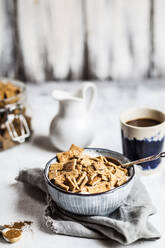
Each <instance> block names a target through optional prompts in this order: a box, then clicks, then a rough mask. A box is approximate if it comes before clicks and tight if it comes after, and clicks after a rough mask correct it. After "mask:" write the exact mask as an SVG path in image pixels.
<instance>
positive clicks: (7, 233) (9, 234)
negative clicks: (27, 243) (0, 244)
mask: <svg viewBox="0 0 165 248" xmlns="http://www.w3.org/2000/svg"><path fill="white" fill-rule="evenodd" d="M0 232H1V233H2V236H3V238H4V239H5V240H6V241H7V242H9V243H15V242H17V241H18V240H20V238H21V236H22V232H21V230H19V229H16V228H6V227H4V226H0Z"/></svg>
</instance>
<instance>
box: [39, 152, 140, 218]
mask: <svg viewBox="0 0 165 248" xmlns="http://www.w3.org/2000/svg"><path fill="white" fill-rule="evenodd" d="M84 153H85V154H89V155H91V156H93V157H95V156H99V155H103V156H108V157H113V158H114V159H117V160H118V161H119V162H121V163H126V162H128V161H129V160H128V159H127V158H126V157H124V156H123V155H122V154H120V153H117V152H114V151H110V150H107V149H101V148H86V149H85V150H84ZM54 162H57V157H54V158H52V159H51V160H50V161H49V162H48V163H47V164H46V167H45V170H44V178H45V182H46V185H47V188H48V192H49V194H50V196H51V197H52V199H53V200H54V201H55V203H56V204H57V206H58V207H60V208H62V209H63V210H65V211H68V212H71V213H74V214H79V215H109V214H110V213H112V212H113V211H115V210H116V209H117V208H118V207H119V206H120V205H121V204H122V203H123V202H124V200H125V199H126V198H127V196H128V194H129V192H130V190H131V188H132V185H133V182H134V175H135V169H134V166H133V167H131V168H130V169H129V178H128V180H127V182H126V183H125V184H123V185H121V186H119V187H117V188H114V189H112V190H109V191H106V192H103V193H96V194H85V193H72V192H66V191H64V190H63V189H61V188H59V187H58V186H56V185H54V184H53V183H51V181H50V180H49V178H48V172H49V167H50V165H51V164H52V163H54Z"/></svg>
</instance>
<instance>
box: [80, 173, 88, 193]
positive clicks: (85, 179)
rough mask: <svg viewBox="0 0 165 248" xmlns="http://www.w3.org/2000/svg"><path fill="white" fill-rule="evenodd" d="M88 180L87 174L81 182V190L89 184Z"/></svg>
mask: <svg viewBox="0 0 165 248" xmlns="http://www.w3.org/2000/svg"><path fill="white" fill-rule="evenodd" d="M87 182H88V177H87V176H85V178H84V179H83V181H82V183H81V184H80V190H82V189H83V188H84V186H85V185H86V184H87Z"/></svg>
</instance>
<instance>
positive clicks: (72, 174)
mask: <svg viewBox="0 0 165 248" xmlns="http://www.w3.org/2000/svg"><path fill="white" fill-rule="evenodd" d="M63 174H64V175H65V176H70V177H71V178H78V176H79V173H78V170H73V171H66V172H65V171H63Z"/></svg>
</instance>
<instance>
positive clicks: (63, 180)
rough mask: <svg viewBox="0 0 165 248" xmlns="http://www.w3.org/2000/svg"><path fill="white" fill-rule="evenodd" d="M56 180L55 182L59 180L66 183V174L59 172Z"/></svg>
mask: <svg viewBox="0 0 165 248" xmlns="http://www.w3.org/2000/svg"><path fill="white" fill-rule="evenodd" d="M54 180H55V182H56V181H58V182H61V183H64V182H65V175H63V174H59V175H57V176H56V177H55V178H54Z"/></svg>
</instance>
